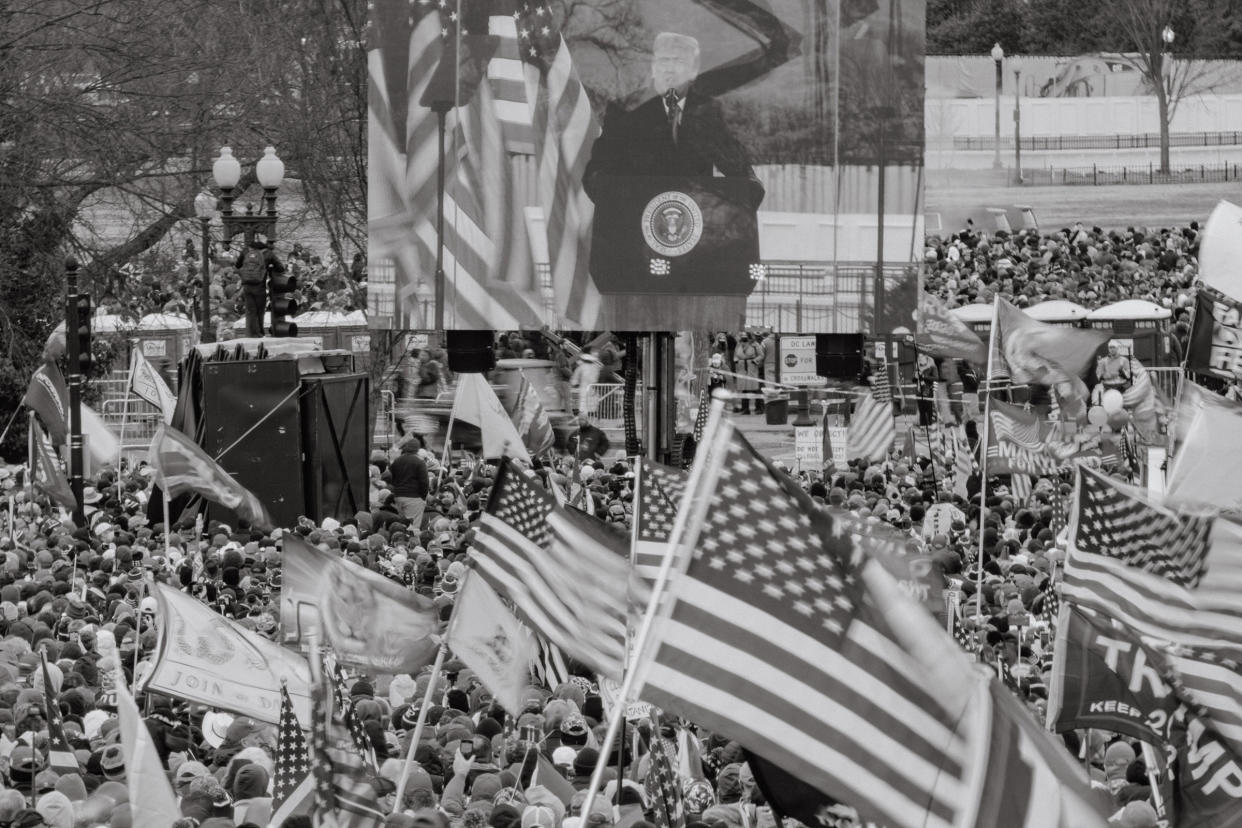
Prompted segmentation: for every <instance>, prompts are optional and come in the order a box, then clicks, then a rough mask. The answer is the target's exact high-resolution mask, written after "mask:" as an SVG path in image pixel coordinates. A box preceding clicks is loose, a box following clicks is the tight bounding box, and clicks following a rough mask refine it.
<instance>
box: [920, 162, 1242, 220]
mask: <svg viewBox="0 0 1242 828" xmlns="http://www.w3.org/2000/svg"><path fill="white" fill-rule="evenodd" d="M971 175H972V174H971V173H963V174H962V183H946V182H945V181H943V180H929V181H928V183H927V189H926V212H927V213H940V214H941V219H942V222H943V226H944V227H945V229H946V230H948V231H950V232H952V231H954V230H956V229H958V228H960V227H961V226H962V225H963V224H964V223H965V220H966V217H967V216H972V217H973V218H974V220H975V225H976V226H980V227H991V226H992V224H991V219H990V218H989V216H988V214H987V212H986V208H987V207H1007V208H1008V207H1013V206H1015V205H1030V206H1031V207H1033V208H1034V210H1035V216H1036V218H1037V219H1038V220H1039V223H1040V226H1041V227H1054V226H1055V227H1061V226H1065V225H1069V224H1072V223H1074V222H1075V221H1082V222H1083V223H1085V224H1089V225H1096V226H1099V227H1104V228H1106V229H1112V228H1122V227H1127V226H1130V225H1147V226H1155V227H1164V226H1168V225H1173V224H1183V225H1184V224H1187V223H1189V222H1191V221H1196V220H1197V221H1199V222H1200V223H1202V222H1203V221H1204V220H1206V219H1207V217H1208V215H1209V214H1210V213H1211V212H1212V208H1213V207H1215V206H1216V202H1218V201H1220V200H1221V199H1222V198H1223V199H1228V200H1229V201H1233V202H1235V203H1236V202H1242V182H1235V181H1231V182H1229V183H1227V184H1153V185H1147V184H1132V185H1131V184H1127V185H1114V186H1107V187H1072V186H1035V187H1014V186H1008V185H1003V184H1000V185H987V184H985V185H983V186H979V184H978V182H975V183H974V184H973V185H972V184H971V183H967V178H968V177H969V176H971ZM936 178H941V176H937V177H936Z"/></svg>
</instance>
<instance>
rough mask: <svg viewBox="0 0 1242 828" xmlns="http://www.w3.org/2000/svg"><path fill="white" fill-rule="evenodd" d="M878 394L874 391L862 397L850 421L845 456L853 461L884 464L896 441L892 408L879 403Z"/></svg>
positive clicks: (885, 403) (887, 404)
mask: <svg viewBox="0 0 1242 828" xmlns="http://www.w3.org/2000/svg"><path fill="white" fill-rule="evenodd" d="M876 394H877V392H876V391H873V392H872V393H871V394H868V395H867V396H865V397H863V398H862V399H861V400H860V401H859V403H858V408H857V409H855V411H854V416H853V418H852V419H851V420H850V427H849V437H848V440H849V443H848V445H847V448H846V452H847V455H848V457H849V459H851V460H854V459H868V460H883V459H885V458H886V457H887V456H888V452H889V449H891V448H892V446H893V441H894V440H896V439H897V428H896V426H895V425H894V424H893V409H892V405H891V404H890V403H887V402H882V401H880V400H879V399H877V397H876Z"/></svg>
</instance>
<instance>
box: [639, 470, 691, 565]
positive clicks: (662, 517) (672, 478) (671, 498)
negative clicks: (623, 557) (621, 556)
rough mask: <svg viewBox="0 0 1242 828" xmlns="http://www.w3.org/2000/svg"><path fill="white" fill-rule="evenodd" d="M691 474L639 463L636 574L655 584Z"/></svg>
mask: <svg viewBox="0 0 1242 828" xmlns="http://www.w3.org/2000/svg"><path fill="white" fill-rule="evenodd" d="M688 479H689V474H688V473H687V472H684V471H682V470H680V469H673V468H669V467H668V466H664V465H661V464H659V463H656V462H654V461H651V460H648V459H646V458H641V459H640V460H639V462H638V469H637V475H636V478H635V481H634V503H635V508H634V538H633V543H634V545H633V563H634V571H635V573H637V575H638V577H639V578H642V579H643V580H644V581H646V582H647V583H648V584H655V580H656V577H657V576H658V575H659V574H660V565H661V564H662V563H663V562H664V555H665V553H666V552H667V551H668V541H669V536H670V535H671V534H672V531H673V521H674V520H675V519H676V518H677V509H678V507H680V506H681V498H682V495H683V494H685V491H686V482H687V480H688Z"/></svg>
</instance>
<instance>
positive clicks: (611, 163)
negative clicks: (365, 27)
mask: <svg viewBox="0 0 1242 828" xmlns="http://www.w3.org/2000/svg"><path fill="white" fill-rule="evenodd" d="M924 11H925V10H924V2H923V0H890V1H889V2H880V0H848V1H847V2H822V1H821V0H575V2H572V3H560V2H522V1H521V0H518V1H517V2H513V0H509V1H508V2H496V0H490V2H482V0H473V1H472V0H461V1H460V2H458V1H457V0H414V2H410V0H375V2H374V4H373V8H372V21H371V22H372V25H371V27H370V37H369V40H368V43H367V50H368V52H367V57H368V66H369V70H370V83H371V88H370V107H369V123H368V128H369V147H370V160H369V182H368V184H369V195H368V198H369V202H368V213H369V224H370V239H369V251H368V255H369V262H370V268H369V270H370V275H369V304H370V307H369V311H370V313H369V317H370V319H371V322H372V324H373V325H376V326H381V327H392V328H400V329H431V328H448V329H477V328H493V329H516V328H526V327H548V328H552V329H556V330H573V329H585V330H604V329H611V330H687V329H702V328H710V329H737V328H740V327H742V326H743V325H746V324H751V325H770V326H773V327H776V328H777V329H779V330H789V331H793V330H797V331H800V332H856V331H876V330H880V331H891V330H895V329H902V328H906V329H912V327H913V323H912V319H913V310H914V306H915V304H916V298H917V294H916V290H915V288H916V286H917V267H916V263H917V261H918V258H919V253H920V251H921V249H922V238H921V236H922V220H921V216H920V213H921V211H922V207H921V193H922V184H923V181H922V175H921V170H922V159H923V51H924ZM877 309H878V310H877Z"/></svg>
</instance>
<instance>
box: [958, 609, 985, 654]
mask: <svg viewBox="0 0 1242 828" xmlns="http://www.w3.org/2000/svg"><path fill="white" fill-rule="evenodd" d="M953 640H954V641H956V642H957V643H958V644H961V645H962V649H963V650H965V651H966V652H968V653H970V654H971V655H978V653H979V633H978V632H976V631H975V630H967V629H966V626H965V625H964V624H963V623H962V619H960V618H958V617H957V616H954V618H953Z"/></svg>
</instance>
